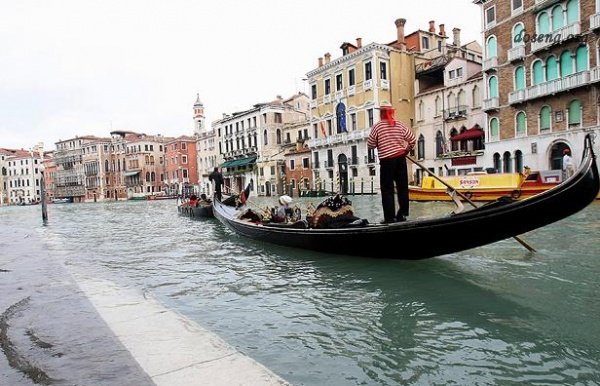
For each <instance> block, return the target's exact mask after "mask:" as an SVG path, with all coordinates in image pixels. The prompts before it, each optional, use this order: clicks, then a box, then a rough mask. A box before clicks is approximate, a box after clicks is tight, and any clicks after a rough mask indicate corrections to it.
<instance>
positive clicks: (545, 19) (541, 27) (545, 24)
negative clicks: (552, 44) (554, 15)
mask: <svg viewBox="0 0 600 386" xmlns="http://www.w3.org/2000/svg"><path fill="white" fill-rule="evenodd" d="M549 32H550V17H549V16H548V13H547V12H540V14H539V15H538V18H537V33H538V34H547V33H549Z"/></svg>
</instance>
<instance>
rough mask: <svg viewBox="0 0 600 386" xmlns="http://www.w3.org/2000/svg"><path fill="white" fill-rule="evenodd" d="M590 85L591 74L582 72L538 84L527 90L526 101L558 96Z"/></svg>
mask: <svg viewBox="0 0 600 386" xmlns="http://www.w3.org/2000/svg"><path fill="white" fill-rule="evenodd" d="M589 83H590V72H589V71H582V72H578V73H577V74H573V75H569V76H565V77H564V78H560V79H554V80H551V81H549V82H544V83H540V84H537V85H535V86H532V87H529V88H527V90H526V91H527V92H526V95H525V98H526V99H535V98H540V97H543V96H546V95H552V94H556V93H559V92H562V91H567V90H570V89H572V88H576V87H581V86H585V85H587V84H589Z"/></svg>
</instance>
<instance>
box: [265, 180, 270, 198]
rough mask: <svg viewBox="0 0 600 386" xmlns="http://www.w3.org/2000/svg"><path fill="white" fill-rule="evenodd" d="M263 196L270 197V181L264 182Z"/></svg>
mask: <svg viewBox="0 0 600 386" xmlns="http://www.w3.org/2000/svg"><path fill="white" fill-rule="evenodd" d="M265 196H267V197H271V182H270V181H267V182H265Z"/></svg>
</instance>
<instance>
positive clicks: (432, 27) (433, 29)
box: [429, 20, 435, 33]
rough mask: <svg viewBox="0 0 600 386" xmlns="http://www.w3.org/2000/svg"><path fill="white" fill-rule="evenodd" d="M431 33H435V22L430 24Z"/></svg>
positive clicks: (432, 21)
mask: <svg viewBox="0 0 600 386" xmlns="http://www.w3.org/2000/svg"><path fill="white" fill-rule="evenodd" d="M429 32H432V33H435V20H431V21H430V22H429Z"/></svg>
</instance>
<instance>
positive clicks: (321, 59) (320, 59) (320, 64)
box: [319, 58, 323, 67]
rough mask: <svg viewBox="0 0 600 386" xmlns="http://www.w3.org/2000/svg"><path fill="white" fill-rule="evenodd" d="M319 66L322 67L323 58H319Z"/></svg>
mask: <svg viewBox="0 0 600 386" xmlns="http://www.w3.org/2000/svg"><path fill="white" fill-rule="evenodd" d="M319 67H323V58H319Z"/></svg>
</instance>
